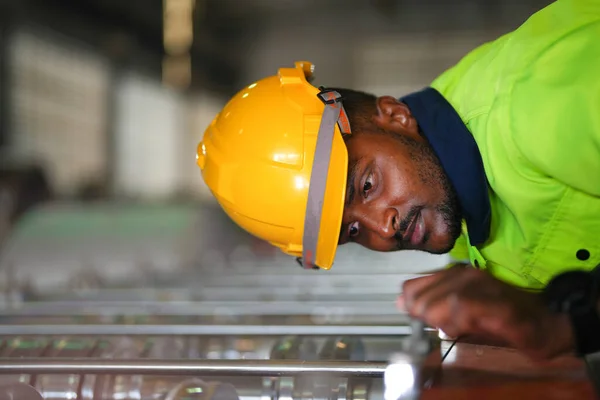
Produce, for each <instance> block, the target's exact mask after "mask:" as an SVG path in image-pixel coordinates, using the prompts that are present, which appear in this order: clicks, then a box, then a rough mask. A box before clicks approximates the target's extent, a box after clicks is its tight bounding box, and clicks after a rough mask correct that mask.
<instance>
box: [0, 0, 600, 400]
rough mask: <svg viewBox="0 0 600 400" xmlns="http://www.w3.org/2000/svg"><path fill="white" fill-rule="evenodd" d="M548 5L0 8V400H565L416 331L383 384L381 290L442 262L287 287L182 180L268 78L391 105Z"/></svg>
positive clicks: (238, 1)
mask: <svg viewBox="0 0 600 400" xmlns="http://www.w3.org/2000/svg"><path fill="white" fill-rule="evenodd" d="M549 2H550V1H549V0H503V1H500V0H452V1H442V0H371V1H368V0H162V1H161V0H121V1H118V0H0V160H1V162H0V360H1V361H0V399H2V400H4V399H13V398H14V399H25V400H27V399H45V400H64V399H77V400H80V399H85V400H129V399H131V400H134V399H135V400H151V399H152V400H187V399H204V400H249V399H257V400H258V399H260V400H291V399H340V400H341V399H347V400H359V399H360V400H375V399H384V398H385V399H386V400H400V399H410V398H414V399H416V398H423V399H449V398H456V399H458V398H461V399H462V398H481V399H494V398H507V397H509V396H511V395H512V396H513V397H514V393H519V390H525V388H526V387H532V386H533V385H538V386H536V387H542V386H543V387H545V388H546V392H544V393H545V394H544V395H542V396H541V397H530V398H544V399H551V398H557V399H558V398H561V399H567V398H572V397H569V396H568V393H570V392H569V390H570V388H572V387H574V386H576V385H583V383H581V382H583V381H584V380H585V382H587V379H588V376H589V375H588V374H589V372H586V371H585V369H583V367H581V366H580V365H579V364H569V363H567V364H564V363H563V364H557V365H554V364H553V365H550V366H546V367H540V366H535V365H532V364H531V363H530V362H529V361H528V360H527V359H525V358H523V357H521V356H519V355H518V354H515V353H514V352H512V353H510V354H508V353H506V354H505V353H502V352H499V351H497V349H495V348H485V350H482V349H483V348H482V347H477V345H476V344H473V345H471V347H468V346H466V345H465V346H466V347H462V348H460V347H459V346H455V343H454V342H452V341H448V340H442V339H443V334H442V333H441V332H437V331H436V330H435V329H434V328H427V329H426V330H425V331H426V334H427V335H431V337H434V338H439V339H440V340H439V343H437V344H436V345H435V348H434V349H433V350H431V349H429V350H428V351H427V352H426V353H427V354H425V355H422V357H423V359H424V360H425V361H423V360H421V361H414V360H409V361H407V362H405V363H403V362H402V359H403V357H405V356H407V354H411V352H410V351H408V350H410V349H411V345H414V343H412V342H410V340H409V339H410V338H411V332H413V325H412V324H411V321H410V319H409V318H408V317H407V316H406V315H404V314H403V313H401V312H400V311H399V310H398V308H397V307H396V303H395V302H396V298H397V296H398V293H399V290H400V288H401V286H402V282H404V281H405V280H407V279H410V278H412V277H415V276H420V275H423V274H427V273H428V271H432V270H435V269H438V268H441V267H443V266H444V265H446V264H447V263H448V262H449V261H450V258H449V256H448V255H430V254H425V253H420V252H411V251H408V252H402V253H401V254H400V255H399V254H397V253H375V252H369V251H367V250H365V249H363V248H362V247H360V246H358V245H347V246H343V247H340V249H339V250H338V254H337V257H336V262H335V265H334V267H333V268H332V269H331V270H329V271H313V270H306V269H303V268H301V267H300V266H299V265H298V263H297V262H296V260H294V259H293V258H292V257H290V256H288V255H286V254H284V253H283V252H281V251H280V250H279V249H276V248H275V247H273V246H271V245H270V244H268V243H266V242H262V241H260V240H258V239H256V238H255V237H253V236H251V235H250V234H248V233H247V232H245V231H244V230H242V229H241V228H239V227H238V226H237V225H236V224H235V223H234V222H233V221H232V220H231V219H230V218H229V217H228V216H227V215H226V214H225V213H224V212H223V210H222V209H221V207H220V206H219V204H218V203H217V202H216V201H215V200H214V198H213V196H212V195H211V193H210V191H209V190H208V188H207V186H206V185H205V183H204V182H203V179H202V176H201V173H200V170H199V168H198V166H197V165H196V158H195V156H196V147H197V145H198V143H199V142H200V141H201V140H202V136H203V134H204V131H205V129H206V128H207V126H208V125H209V124H210V122H211V120H212V119H213V118H214V117H215V115H216V114H217V113H218V112H219V110H220V109H221V108H222V107H223V106H224V105H225V103H226V102H227V100H228V99H229V98H230V97H231V96H233V95H234V94H235V93H236V92H238V91H239V90H240V89H241V88H243V87H244V86H246V85H248V84H251V83H252V82H255V81H256V80H258V79H261V78H262V77H265V76H269V75H273V74H275V73H276V72H277V70H278V68H280V67H284V66H293V65H294V62H296V61H310V62H311V63H313V64H314V66H315V71H314V74H315V84H317V85H320V84H326V85H329V86H337V87H352V88H357V89H360V90H365V91H369V92H373V93H377V94H389V95H394V96H401V95H402V94H405V93H409V92H411V91H414V90H419V89H421V88H423V87H426V86H427V85H428V84H429V83H430V82H431V80H432V79H434V78H435V77H436V76H437V75H438V74H440V73H441V72H443V71H444V70H445V69H447V68H449V67H451V66H452V65H453V64H454V63H456V62H457V61H458V60H459V59H460V58H461V57H463V56H464V55H465V54H466V53H467V52H469V51H470V50H472V49H473V48H475V47H477V46H478V45H480V44H482V43H484V42H486V41H489V40H492V39H495V38H496V37H498V36H500V35H502V34H504V33H506V32H509V31H510V30H512V29H515V28H516V27H517V26H519V24H521V23H523V21H525V20H526V19H527V18H528V17H529V16H530V15H531V14H532V13H533V12H535V11H537V10H539V9H541V8H542V7H544V6H546V5H547V4H548V3H549ZM411 343H412V344H411ZM407 349H408V350H407ZM461 352H462V354H461ZM507 354H508V355H507ZM503 357H508V358H506V359H505V358H503ZM511 357H512V358H511ZM405 358H406V357H405ZM482 360H483V361H482ZM425 364H426V367H423V365H425ZM446 364H448V365H450V367H451V366H452V365H455V366H456V368H454V369H452V368H448V370H446V369H443V368H441V367H440V366H443V365H444V366H445V365H446ZM415 366H417V367H418V368H417V367H415ZM415 368H416V369H415ZM469 371H470V372H469ZM565 371H567V372H568V373H565ZM440 374H441V375H446V377H445V378H443V379H442V378H440ZM561 374H562V375H561ZM565 374H566V375H565ZM584 375H585V377H586V378H582V376H584ZM436 379H438V380H439V379H442V380H443V382H445V383H444V385H437V386H436V384H435V382H436ZM586 384H588V383H586ZM518 385H522V386H518ZM438 386H439V387H438ZM592 386H593V385H592V384H591V383H589V387H590V388H591V387H592ZM407 387H408V388H409V389H410V390H408V389H406V388H407ZM511 387H512V388H513V389H514V390H513V391H511V390H512V389H507V388H511ZM515 390H516V392H515ZM586 390H587V389H586ZM590 390H591V389H590ZM511 393H512V394H511ZM494 395H497V396H500V397H494ZM552 396H558V397H552ZM560 396H563V397H560ZM517 398H526V397H519V396H517ZM528 398H529V397H528ZM579 398H583V397H581V396H580V397H579Z"/></svg>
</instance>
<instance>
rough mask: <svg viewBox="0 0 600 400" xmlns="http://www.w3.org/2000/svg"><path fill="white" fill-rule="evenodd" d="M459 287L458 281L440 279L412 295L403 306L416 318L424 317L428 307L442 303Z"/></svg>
mask: <svg viewBox="0 0 600 400" xmlns="http://www.w3.org/2000/svg"><path fill="white" fill-rule="evenodd" d="M461 287H462V283H461V282H460V281H459V280H458V279H440V280H438V281H435V282H432V283H431V284H430V285H428V286H425V287H423V288H421V289H420V290H419V291H417V292H416V293H414V294H413V295H412V299H411V302H410V304H406V305H405V307H406V311H407V312H408V313H409V314H411V315H412V316H414V317H416V318H421V317H424V315H425V313H426V312H427V310H428V309H429V307H431V306H432V305H433V304H435V303H437V302H440V301H444V300H445V299H446V298H447V297H448V296H450V295H451V294H452V293H455V292H457V291H459V290H460V289H461Z"/></svg>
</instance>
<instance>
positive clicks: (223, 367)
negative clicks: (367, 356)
mask: <svg viewBox="0 0 600 400" xmlns="http://www.w3.org/2000/svg"><path fill="white" fill-rule="evenodd" d="M386 365H387V364H386V363H375V362H331V361H330V362H328V361H319V362H303V361H283V360H281V361H271V360H108V359H106V360H98V359H88V358H71V359H44V358H23V359H12V358H2V359H0V374H72V373H77V374H136V375H182V376H187V375H206V376H284V375H285V376H293V375H303V374H328V375H339V376H360V377H381V376H382V375H383V371H384V370H385V367H386Z"/></svg>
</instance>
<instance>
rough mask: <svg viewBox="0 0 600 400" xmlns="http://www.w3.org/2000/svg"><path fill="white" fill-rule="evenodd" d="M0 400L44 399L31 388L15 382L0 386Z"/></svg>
mask: <svg viewBox="0 0 600 400" xmlns="http://www.w3.org/2000/svg"><path fill="white" fill-rule="evenodd" d="M67 398H68V397H67ZM0 400H44V398H43V397H42V395H41V394H40V392H38V391H37V390H35V389H34V388H33V387H32V386H30V385H27V384H25V383H18V382H17V383H10V384H7V385H2V386H0Z"/></svg>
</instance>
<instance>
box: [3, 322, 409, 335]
mask: <svg viewBox="0 0 600 400" xmlns="http://www.w3.org/2000/svg"><path fill="white" fill-rule="evenodd" d="M410 333H411V328H410V327H409V326H351V325H349V326H348V325H273V326H268V325H204V326H202V325H84V324H82V325H0V335H94V336H103V335H135V336H139V335H204V336H208V335H210V336H213V335H214V336H216V335H240V336H283V335H312V336H319V335H347V336H371V335H372V336H403V335H409V334H410Z"/></svg>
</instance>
